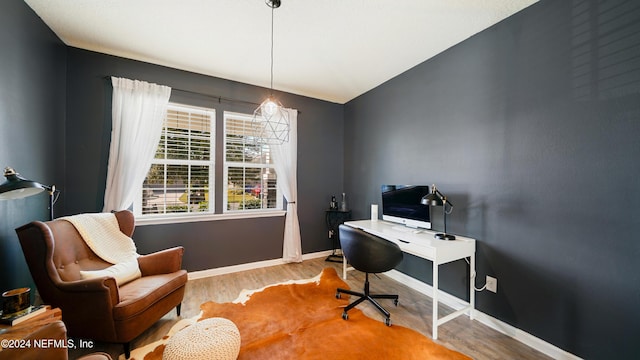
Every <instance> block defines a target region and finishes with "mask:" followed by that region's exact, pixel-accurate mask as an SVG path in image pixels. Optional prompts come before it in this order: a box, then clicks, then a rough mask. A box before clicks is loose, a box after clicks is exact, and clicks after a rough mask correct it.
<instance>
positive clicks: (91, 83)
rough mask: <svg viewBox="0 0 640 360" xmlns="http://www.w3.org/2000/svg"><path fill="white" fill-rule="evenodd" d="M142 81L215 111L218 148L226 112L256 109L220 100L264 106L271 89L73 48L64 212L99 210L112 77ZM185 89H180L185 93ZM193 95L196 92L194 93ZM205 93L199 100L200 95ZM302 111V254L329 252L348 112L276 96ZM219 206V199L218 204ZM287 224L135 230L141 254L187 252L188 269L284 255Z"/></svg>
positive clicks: (205, 224) (249, 222) (206, 224)
mask: <svg viewBox="0 0 640 360" xmlns="http://www.w3.org/2000/svg"><path fill="white" fill-rule="evenodd" d="M111 75H113V76H120V77H126V78H130V79H137V80H144V81H149V82H154V83H158V84H163V85H168V86H171V87H172V88H174V89H175V90H174V91H173V92H172V97H171V99H172V101H177V102H181V103H185V104H191V105H199V106H209V107H213V108H215V109H216V110H217V112H216V115H217V125H218V126H217V130H218V132H217V140H216V141H217V143H219V144H221V143H222V141H223V139H222V135H223V132H222V115H223V111H225V110H230V111H239V112H245V113H253V110H254V108H255V106H254V105H243V104H239V103H232V102H226V101H222V102H218V99H214V98H212V97H211V96H222V97H225V98H232V99H237V100H243V101H250V102H256V103H259V102H260V101H261V100H262V99H263V98H264V97H265V96H266V95H267V94H268V92H269V91H268V90H267V89H264V88H260V87H255V86H251V85H246V84H241V83H237V82H233V81H228V80H223V79H217V78H213V77H209V76H204V75H199V74H195V73H190V72H185V71H180V70H176V69H171V68H167V67H162V66H157V65H152V64H148V63H143V62H138V61H133V60H128V59H123V58H118V57H114V56H108V55H104V54H99V53H95V52H90V51H85V50H80V49H75V48H69V50H68V78H67V79H68V87H67V100H68V101H67V109H68V110H67V111H68V117H67V126H66V138H67V141H66V154H67V159H66V160H67V164H68V165H67V171H66V174H67V188H68V190H67V199H68V200H67V206H66V210H65V211H66V213H68V214H75V213H80V212H95V211H101V209H102V204H103V196H104V187H105V184H104V182H105V178H106V173H107V161H108V160H107V159H108V153H109V142H110V131H111V85H110V82H109V80H108V79H105V77H107V76H111ZM180 90H183V91H180ZM194 93H196V94H194ZM199 94H202V95H199ZM276 95H277V96H279V98H280V101H281V102H282V103H283V104H285V105H286V106H287V107H291V108H295V109H298V110H299V111H300V112H301V113H300V114H299V115H298V196H299V198H298V208H299V218H300V228H301V232H302V248H303V252H304V253H309V252H316V251H323V250H327V249H329V248H330V245H331V243H330V241H329V240H328V239H327V237H326V230H325V225H324V209H326V208H327V207H328V203H329V199H330V196H331V194H336V193H339V192H341V191H342V185H343V184H342V179H343V174H342V171H343V163H342V157H343V148H342V144H343V106H342V105H339V104H334V103H329V102H325V101H320V100H316V99H311V98H306V97H302V96H297V95H292V94H286V93H276ZM216 155H217V157H216V168H217V170H218V171H217V173H218V175H217V177H216V189H217V194H218V195H219V194H221V193H222V185H223V179H222V165H223V159H222V153H221V152H219V153H217V154H216ZM216 204H217V206H218V208H220V207H221V198H220V199H218V200H217V201H216ZM283 229H284V218H283V217H275V218H262V219H245V220H224V221H208V222H200V223H186V224H172V225H147V226H139V227H137V228H136V232H135V235H134V240H135V241H136V244H137V245H138V249H139V251H140V252H141V253H148V252H151V251H155V250H158V249H163V248H166V247H170V246H176V245H182V246H185V249H186V251H185V257H184V264H185V268H186V269H187V270H189V271H195V270H204V269H210V268H216V267H220V266H228V265H236V264H242V263H247V262H253V261H260V260H269V259H276V258H280V257H281V256H282V236H283Z"/></svg>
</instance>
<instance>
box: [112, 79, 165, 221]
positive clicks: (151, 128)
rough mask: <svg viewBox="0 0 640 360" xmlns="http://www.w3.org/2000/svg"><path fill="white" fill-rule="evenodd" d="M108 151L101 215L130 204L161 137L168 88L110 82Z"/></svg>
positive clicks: (132, 81) (128, 82) (126, 82)
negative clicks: (109, 141)
mask: <svg viewBox="0 0 640 360" xmlns="http://www.w3.org/2000/svg"><path fill="white" fill-rule="evenodd" d="M111 83H112V85H113V100H112V102H113V104H112V115H111V117H112V124H111V148H110V149H109V166H108V168H107V183H106V189H105V194H104V207H103V209H102V211H104V212H108V211H112V210H122V209H127V208H129V207H130V206H131V204H133V201H134V200H135V197H136V195H137V192H138V191H140V185H141V184H142V182H143V181H144V178H145V176H146V175H147V172H149V168H150V166H151V160H152V159H153V156H154V154H155V152H156V149H157V147H158V141H160V136H161V134H162V123H163V120H164V117H165V114H166V111H167V104H168V103H169V96H170V95H171V88H170V87H168V86H162V85H156V84H150V83H147V82H144V81H138V80H129V79H123V78H116V77H112V78H111Z"/></svg>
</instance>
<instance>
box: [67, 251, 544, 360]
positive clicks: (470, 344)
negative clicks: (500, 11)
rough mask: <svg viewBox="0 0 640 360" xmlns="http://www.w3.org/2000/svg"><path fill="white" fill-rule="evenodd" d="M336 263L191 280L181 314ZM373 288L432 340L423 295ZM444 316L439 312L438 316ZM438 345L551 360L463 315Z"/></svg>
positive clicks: (355, 284)
mask: <svg viewBox="0 0 640 360" xmlns="http://www.w3.org/2000/svg"><path fill="white" fill-rule="evenodd" d="M325 267H334V268H336V270H337V271H338V273H339V274H341V271H342V264H340V263H335V262H327V261H324V258H319V259H312V260H306V261H304V262H303V263H300V264H286V265H278V266H272V267H267V268H261V269H256V270H248V271H243V272H238V273H233V274H227V275H219V276H214V277H210V278H205V279H197V280H191V281H189V282H188V283H187V288H186V293H185V298H184V301H183V303H182V317H183V318H185V317H192V316H195V315H197V314H198V313H199V312H200V308H199V307H200V304H202V303H203V302H206V301H208V300H213V301H216V302H228V301H233V300H234V299H235V298H236V297H237V296H238V294H239V293H240V291H241V290H243V289H258V288H261V287H263V286H265V285H269V284H274V283H278V282H283V281H287V280H291V279H308V278H312V277H314V276H316V275H318V274H319V273H320V272H321V271H322V269H323V268H325ZM347 283H348V284H349V286H350V287H351V288H352V289H354V290H357V291H360V290H362V286H363V283H364V274H363V273H361V272H358V271H351V272H349V276H348V279H347ZM370 283H371V292H379V293H395V294H398V295H399V296H400V303H399V305H398V307H394V306H393V304H392V302H389V303H388V304H387V303H386V302H384V300H382V305H383V306H384V307H386V308H387V309H388V310H390V312H391V320H392V323H393V325H399V326H405V327H409V328H411V329H414V330H416V331H418V332H420V333H422V334H424V335H425V336H427V337H429V338H431V319H432V314H431V311H432V307H431V305H432V301H431V298H430V297H428V296H425V295H424V294H421V293H419V292H417V291H415V290H413V289H411V288H409V287H407V286H405V285H403V284H401V283H399V282H397V281H395V280H392V279H390V278H388V277H386V276H383V275H382V276H379V278H378V277H376V276H371V277H370ZM358 308H359V309H361V310H363V311H364V312H365V313H366V314H367V315H368V316H370V317H372V318H374V319H379V320H380V321H384V318H383V317H382V315H380V314H379V313H378V312H377V311H376V310H375V308H373V306H371V305H370V304H366V303H364V304H361V305H359V306H358ZM440 308H441V309H442V310H441V311H442V312H443V314H445V313H447V312H448V311H450V309H447V307H446V306H441V307H440ZM441 316H442V315H441ZM178 319H179V318H177V317H176V313H175V311H172V312H170V313H169V314H167V315H165V316H164V317H163V318H162V319H161V320H160V321H158V322H157V323H156V324H155V325H154V326H153V327H151V328H150V329H149V330H147V331H146V332H145V333H143V334H142V335H141V336H140V337H138V338H137V339H135V340H134V341H133V342H132V344H131V348H132V349H135V348H138V347H140V346H143V345H145V344H148V343H151V342H153V341H156V340H158V339H160V338H161V337H162V336H163V335H165V334H166V333H167V332H168V331H169V329H170V328H171V326H172V325H173V324H175V323H176V321H177V320H178ZM438 332H439V334H438V335H439V336H438V340H435V341H436V342H437V343H439V344H442V345H444V346H447V347H448V348H450V349H454V350H457V351H459V352H462V353H464V354H466V355H468V356H470V357H472V358H474V359H478V360H480V359H523V360H526V359H550V358H549V357H547V356H545V355H544V354H542V353H540V352H538V351H536V350H534V349H532V348H530V347H528V346H526V345H524V344H522V343H520V342H518V341H516V340H514V339H512V338H510V337H508V336H506V335H503V334H501V333H500V332H498V331H495V330H493V329H491V328H489V327H487V326H485V325H483V324H481V323H479V322H477V321H471V320H469V318H468V317H467V316H460V317H458V318H456V319H454V320H452V321H450V322H448V323H446V324H444V325H441V326H440V327H439V328H438ZM92 351H104V352H106V353H109V354H110V355H111V357H113V358H114V359H117V358H118V356H119V355H120V354H121V353H122V346H121V345H119V344H104V343H98V344H96V345H95V347H94V348H93V349H91V350H89V349H83V350H79V349H78V350H72V351H70V356H69V358H70V359H75V358H77V357H79V356H81V355H83V354H86V353H89V352H92Z"/></svg>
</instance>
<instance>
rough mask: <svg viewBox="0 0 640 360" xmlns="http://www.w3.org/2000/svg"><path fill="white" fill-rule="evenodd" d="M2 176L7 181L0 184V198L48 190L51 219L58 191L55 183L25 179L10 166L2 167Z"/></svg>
mask: <svg viewBox="0 0 640 360" xmlns="http://www.w3.org/2000/svg"><path fill="white" fill-rule="evenodd" d="M4 177H5V178H7V181H5V182H4V183H2V184H0V200H11V199H21V198H24V197H27V196H32V195H36V194H39V193H41V192H43V191H47V192H49V220H53V204H55V202H56V200H57V198H58V195H59V193H60V192H59V191H58V190H56V187H55V185H51V186H47V185H42V184H40V183H39V182H35V181H32V180H27V179H25V178H23V177H22V176H20V174H18V173H17V172H16V171H15V170H13V169H12V168H10V167H6V168H5V169H4Z"/></svg>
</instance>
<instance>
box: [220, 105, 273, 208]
mask: <svg viewBox="0 0 640 360" xmlns="http://www.w3.org/2000/svg"><path fill="white" fill-rule="evenodd" d="M256 130H257V129H256V128H255V127H254V126H253V124H252V115H246V114H238V113H232V112H225V113H224V141H225V143H224V145H225V147H224V154H225V156H224V157H225V161H224V180H225V186H224V193H223V197H224V198H223V209H224V212H250V211H264V210H282V195H281V194H280V191H279V190H278V186H277V177H276V172H275V169H274V167H273V161H272V158H271V151H270V148H269V145H267V144H262V143H260V141H259V139H257V138H256V134H258V132H257V131H256Z"/></svg>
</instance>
